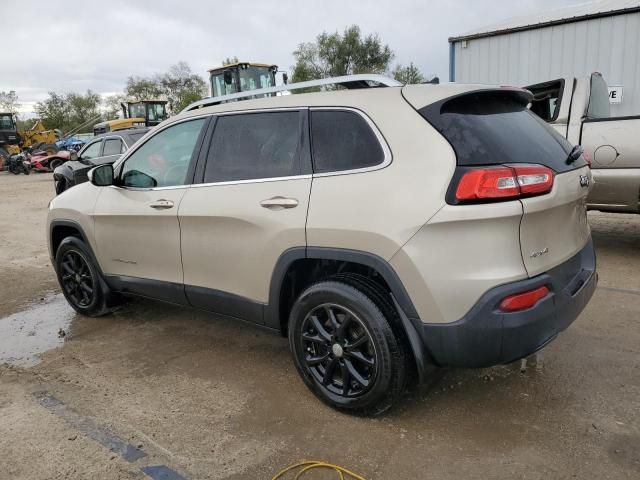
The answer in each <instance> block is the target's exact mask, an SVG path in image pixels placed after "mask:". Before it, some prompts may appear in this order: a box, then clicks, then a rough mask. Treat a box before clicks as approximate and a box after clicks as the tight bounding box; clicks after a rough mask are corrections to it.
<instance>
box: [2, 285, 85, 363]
mask: <svg viewBox="0 0 640 480" xmlns="http://www.w3.org/2000/svg"><path fill="white" fill-rule="evenodd" d="M75 315H76V313H75V311H74V310H73V309H72V308H71V307H70V306H69V304H68V303H67V301H66V300H65V298H64V296H63V295H62V294H61V293H59V294H57V295H48V296H47V297H45V299H44V300H43V301H42V302H40V303H37V304H34V305H32V306H30V307H29V308H27V309H26V310H23V311H22V312H18V313H14V314H13V315H10V316H8V317H4V318H0V363H10V364H12V365H16V366H19V367H33V366H34V365H37V364H38V363H40V358H39V357H38V355H40V354H41V353H44V352H46V351H47V350H51V349H52V348H55V347H57V346H58V345H61V344H62V343H63V342H64V338H65V336H64V335H61V333H62V332H61V330H63V331H64V332H65V334H66V335H68V334H69V325H70V324H71V320H73V318H74V317H75Z"/></svg>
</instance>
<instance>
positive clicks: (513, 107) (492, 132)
mask: <svg viewBox="0 0 640 480" xmlns="http://www.w3.org/2000/svg"><path fill="white" fill-rule="evenodd" d="M528 101H529V98H527V97H525V96H523V95H522V94H521V93H520V92H509V91H494V90H490V91H481V92H473V93H470V94H464V95H460V96H457V97H453V98H451V99H448V100H443V101H440V102H436V103H434V104H431V105H427V106H426V107H423V108H421V109H420V110H419V112H420V114H421V115H422V116H423V117H424V118H425V119H426V120H428V121H429V123H431V124H432V125H433V126H434V127H435V128H436V129H437V130H438V131H439V132H440V133H441V134H442V135H443V136H444V137H445V138H446V139H447V140H448V141H449V143H450V144H451V145H452V147H453V149H454V150H455V152H456V157H457V160H458V165H462V166H478V165H496V164H509V163H535V164H541V165H546V166H547V167H549V168H551V169H553V170H555V171H556V172H564V171H568V170H573V169H575V168H579V167H582V166H584V165H586V162H585V161H584V159H583V158H582V157H581V158H580V159H578V160H576V161H574V162H573V163H571V164H568V163H567V157H568V155H569V153H570V152H571V149H572V146H571V144H570V143H569V142H568V141H567V140H566V139H565V138H564V137H562V136H561V135H560V134H559V133H557V132H556V131H555V130H554V129H553V128H551V127H550V126H549V125H547V123H546V122H545V121H544V120H542V119H541V118H540V117H538V116H537V115H536V114H535V113H533V112H531V111H530V110H529V109H528V108H527V105H528Z"/></svg>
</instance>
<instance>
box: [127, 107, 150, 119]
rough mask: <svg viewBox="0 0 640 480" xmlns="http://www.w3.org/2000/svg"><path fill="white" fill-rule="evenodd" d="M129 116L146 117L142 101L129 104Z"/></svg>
mask: <svg viewBox="0 0 640 480" xmlns="http://www.w3.org/2000/svg"><path fill="white" fill-rule="evenodd" d="M129 118H146V115H145V111H144V103H131V104H129Z"/></svg>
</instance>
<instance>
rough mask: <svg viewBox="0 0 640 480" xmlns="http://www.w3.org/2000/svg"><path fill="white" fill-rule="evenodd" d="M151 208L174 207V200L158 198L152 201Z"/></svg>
mask: <svg viewBox="0 0 640 480" xmlns="http://www.w3.org/2000/svg"><path fill="white" fill-rule="evenodd" d="M149 206H150V207H151V208H155V209H156V210H166V209H168V208H173V202H172V201H171V200H164V199H161V200H156V201H155V202H151V203H150V204H149Z"/></svg>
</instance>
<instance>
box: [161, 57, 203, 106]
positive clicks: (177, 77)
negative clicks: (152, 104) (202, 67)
mask: <svg viewBox="0 0 640 480" xmlns="http://www.w3.org/2000/svg"><path fill="white" fill-rule="evenodd" d="M160 88H161V90H162V93H163V95H164V96H165V97H166V99H167V100H168V102H169V104H168V107H169V111H170V112H171V113H178V112H180V111H181V110H182V109H183V108H185V107H186V106H187V105H189V104H190V103H193V102H195V101H196V100H200V99H201V98H202V97H206V96H207V84H206V82H205V81H204V80H203V79H202V77H201V76H200V75H197V74H195V73H192V72H191V68H190V67H189V65H188V64H187V63H186V62H179V63H177V64H176V65H173V66H172V67H171V68H169V71H168V72H167V73H165V74H164V75H161V76H160Z"/></svg>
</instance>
